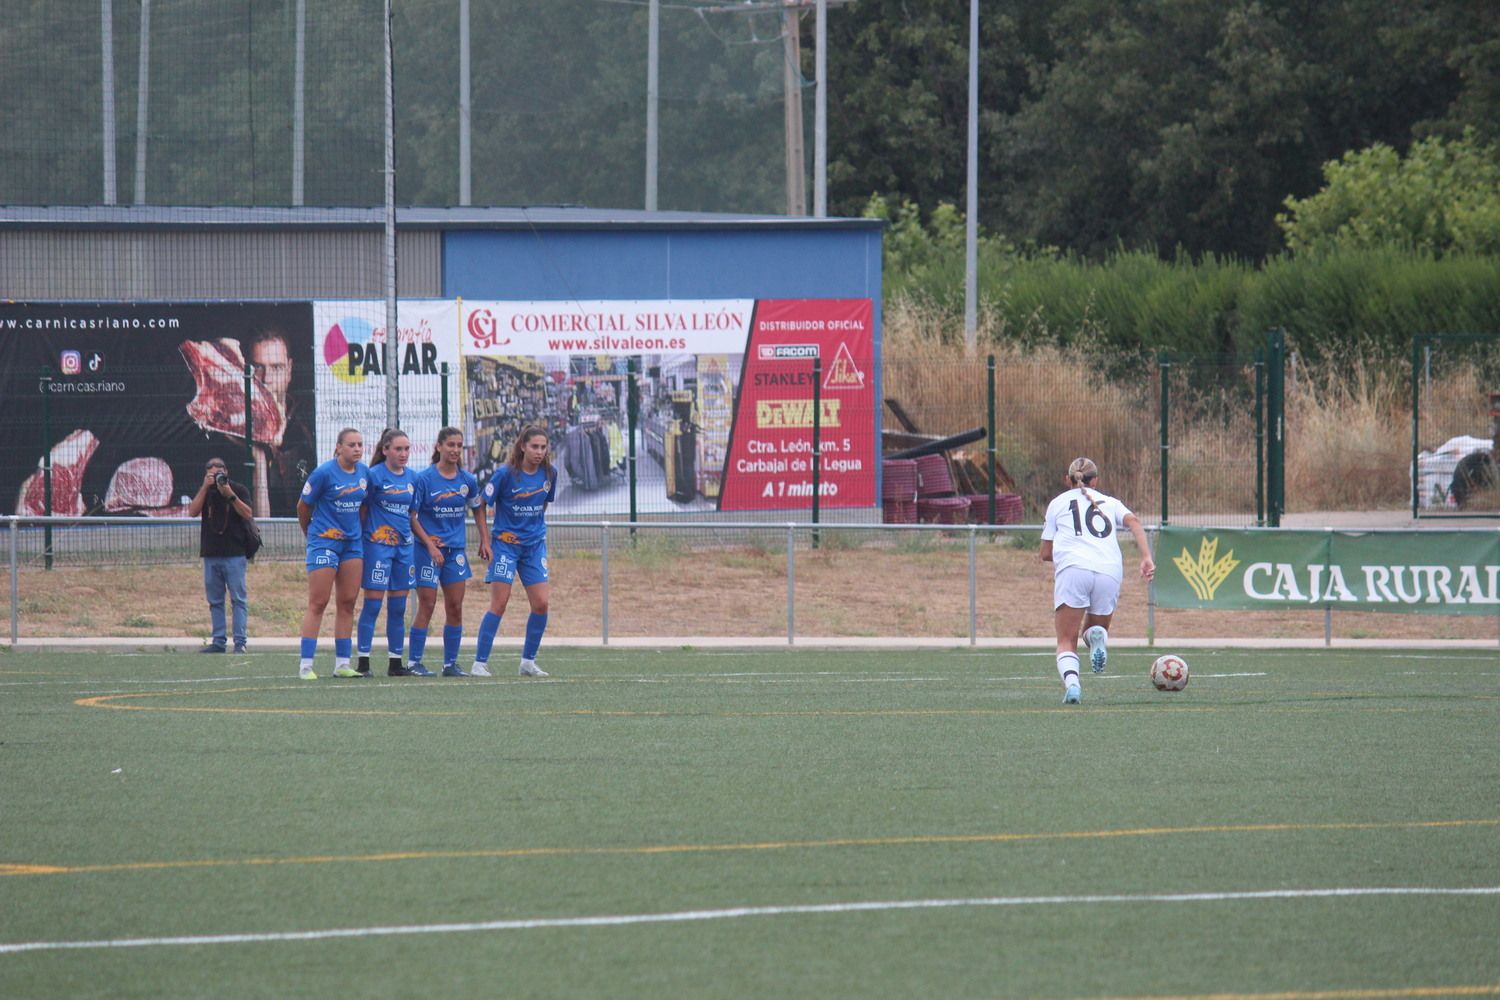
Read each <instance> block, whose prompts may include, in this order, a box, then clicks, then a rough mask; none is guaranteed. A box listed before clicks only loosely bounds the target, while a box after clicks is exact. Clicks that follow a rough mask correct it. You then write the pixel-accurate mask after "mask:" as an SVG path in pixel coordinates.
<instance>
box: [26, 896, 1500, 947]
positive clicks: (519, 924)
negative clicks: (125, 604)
mask: <svg viewBox="0 0 1500 1000" xmlns="http://www.w3.org/2000/svg"><path fill="white" fill-rule="evenodd" d="M1495 895H1500V886H1496V885H1491V886H1474V887H1464V888H1444V887H1437V886H1380V887H1370V888H1334V889H1266V890H1260V891H1252V892H1182V893H1148V894H1139V895H1096V896H981V897H977V898H972V899H897V900H882V901H871V902H862V903H861V902H855V903H808V904H801V905H789V906H736V907H730V908H727V909H720V910H680V911H677V912H673V913H627V914H612V915H601V916H593V917H535V918H531V919H526V920H483V921H476V922H472V923H447V924H408V925H396V926H388V927H339V928H328V929H325V930H314V931H273V932H267V933H261V934H200V935H185V936H180V937H154V938H110V939H103V940H98V941H18V942H15V943H12V944H0V954H15V953H17V952H26V951H64V950H81V949H93V948H160V947H170V946H174V945H214V944H264V943H268V942H280V941H326V940H329V939H332V938H366V937H390V936H397V935H410V934H466V933H473V932H475V931H526V930H543V929H553V928H571V927H628V926H632V925H637V924H678V923H694V922H699V921H707V920H737V919H740V918H743V917H785V916H805V915H814V914H828V913H875V912H882V911H893V910H943V909H953V908H957V907H990V906H1068V905H1075V906H1077V905H1093V904H1099V903H1222V902H1236V901H1246V900H1263V899H1326V898H1349V897H1364V896H1495Z"/></svg>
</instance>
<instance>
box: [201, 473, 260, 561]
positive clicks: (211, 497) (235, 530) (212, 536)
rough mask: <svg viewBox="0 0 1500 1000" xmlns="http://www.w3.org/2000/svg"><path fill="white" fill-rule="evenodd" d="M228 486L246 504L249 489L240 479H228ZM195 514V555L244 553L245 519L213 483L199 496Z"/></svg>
mask: <svg viewBox="0 0 1500 1000" xmlns="http://www.w3.org/2000/svg"><path fill="white" fill-rule="evenodd" d="M229 488H230V489H232V490H234V495H235V496H237V497H239V498H240V499H241V500H243V501H244V502H245V506H247V507H248V506H250V491H249V490H248V489H246V488H245V486H244V484H243V483H237V482H235V481H234V480H232V479H231V480H230V481H229ZM198 517H199V519H200V521H201V524H200V526H199V538H200V541H199V544H198V555H200V556H202V557H203V558H204V559H216V558H222V557H224V556H242V555H244V554H245V519H244V518H242V517H240V515H239V513H238V512H236V511H235V509H234V507H233V506H232V505H231V504H230V502H229V498H228V497H226V496H224V495H223V494H222V493H220V492H219V488H218V487H217V486H210V487H209V488H208V495H207V496H206V497H204V499H203V513H201V514H199V515H198Z"/></svg>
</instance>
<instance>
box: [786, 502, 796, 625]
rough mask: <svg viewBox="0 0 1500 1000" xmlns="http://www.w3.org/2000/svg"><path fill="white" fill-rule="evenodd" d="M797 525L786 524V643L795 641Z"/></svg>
mask: <svg viewBox="0 0 1500 1000" xmlns="http://www.w3.org/2000/svg"><path fill="white" fill-rule="evenodd" d="M796 552H797V526H796V525H795V524H788V525H787V526H786V644H787V645H788V646H790V645H792V644H793V643H795V642H796V641H797V610H796V597H795V594H796V592H797V555H796Z"/></svg>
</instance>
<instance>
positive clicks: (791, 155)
mask: <svg viewBox="0 0 1500 1000" xmlns="http://www.w3.org/2000/svg"><path fill="white" fill-rule="evenodd" d="M781 17H782V24H783V27H782V32H781V40H782V51H783V53H784V55H785V57H786V59H785V61H786V65H785V67H784V68H783V72H782V91H783V99H784V100H785V102H786V214H787V215H806V214H807V177H806V170H807V168H806V164H805V163H804V161H803V150H802V32H801V28H800V25H799V23H798V17H797V9H796V8H795V7H792V6H790V5H788V7H787V11H786V13H784V14H782V15H781Z"/></svg>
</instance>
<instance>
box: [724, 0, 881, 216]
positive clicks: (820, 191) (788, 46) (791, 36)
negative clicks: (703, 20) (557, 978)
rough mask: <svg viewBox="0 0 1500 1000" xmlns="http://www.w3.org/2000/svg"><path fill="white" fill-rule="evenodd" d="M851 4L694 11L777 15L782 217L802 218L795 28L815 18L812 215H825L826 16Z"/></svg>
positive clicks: (788, 3)
mask: <svg viewBox="0 0 1500 1000" xmlns="http://www.w3.org/2000/svg"><path fill="white" fill-rule="evenodd" d="M853 2H854V0H743V2H741V3H736V4H729V5H724V6H719V7H699V8H696V9H697V11H698V13H699V14H735V15H738V16H745V15H751V14H769V13H774V12H776V11H780V12H781V16H782V29H781V43H782V52H783V58H784V60H785V63H786V65H785V68H784V69H783V72H782V98H783V100H784V101H785V103H786V214H787V215H806V214H807V164H806V162H805V161H804V157H805V155H806V154H805V150H804V142H803V138H802V40H801V37H800V36H799V29H798V27H797V19H798V15H799V14H800V13H801V12H802V11H804V10H815V11H816V12H817V28H816V32H817V38H816V41H817V46H818V51H817V54H816V56H815V63H816V70H815V73H816V75H817V81H816V91H815V101H814V120H813V174H814V177H813V198H814V208H813V211H814V213H815V214H816V215H818V216H820V217H821V216H825V215H827V214H828V203H827V198H828V103H827V102H828V61H827V53H826V52H825V51H824V50H825V49H826V48H827V42H828V32H827V12H828V8H830V7H844V6H847V5H848V4H851V3H853Z"/></svg>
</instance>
